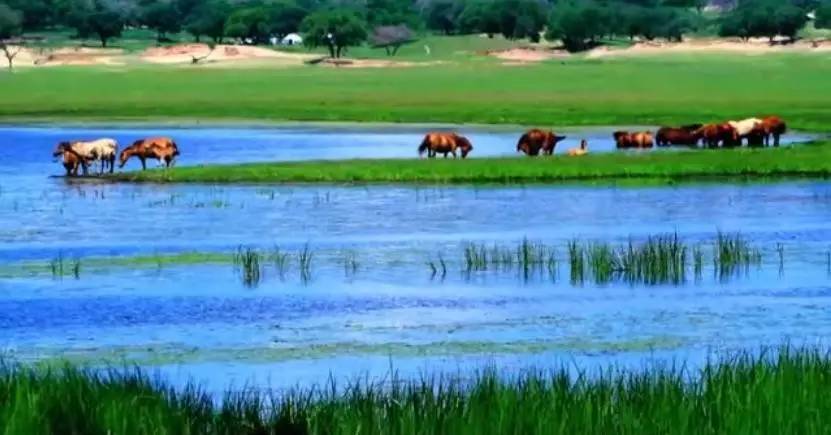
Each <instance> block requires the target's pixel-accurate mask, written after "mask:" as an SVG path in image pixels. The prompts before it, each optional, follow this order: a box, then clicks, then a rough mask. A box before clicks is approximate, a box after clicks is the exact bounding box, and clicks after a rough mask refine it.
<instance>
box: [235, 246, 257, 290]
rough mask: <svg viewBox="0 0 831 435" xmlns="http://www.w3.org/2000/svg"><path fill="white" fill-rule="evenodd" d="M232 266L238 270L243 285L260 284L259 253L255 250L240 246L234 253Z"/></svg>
mask: <svg viewBox="0 0 831 435" xmlns="http://www.w3.org/2000/svg"><path fill="white" fill-rule="evenodd" d="M234 266H235V267H236V268H237V269H238V270H239V271H240V276H241V277H242V283H243V285H245V286H246V287H256V286H258V285H259V284H260V278H261V277H262V269H261V268H260V253H259V252H257V250H255V249H253V248H243V247H242V246H240V247H239V248H238V249H237V252H236V254H234Z"/></svg>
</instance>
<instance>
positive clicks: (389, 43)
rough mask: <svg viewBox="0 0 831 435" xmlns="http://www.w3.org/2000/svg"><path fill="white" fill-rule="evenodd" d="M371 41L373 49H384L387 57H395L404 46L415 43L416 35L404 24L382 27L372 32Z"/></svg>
mask: <svg viewBox="0 0 831 435" xmlns="http://www.w3.org/2000/svg"><path fill="white" fill-rule="evenodd" d="M369 40H370V42H371V43H372V47H373V48H383V49H385V50H386V51H387V56H395V55H396V53H398V49H399V48H401V46H402V45H404V44H409V43H411V42H413V41H415V34H414V33H413V31H412V30H410V29H409V28H408V27H407V26H405V25H403V24H402V25H400V26H380V27H376V28H375V30H373V31H372V35H371V36H370V37H369Z"/></svg>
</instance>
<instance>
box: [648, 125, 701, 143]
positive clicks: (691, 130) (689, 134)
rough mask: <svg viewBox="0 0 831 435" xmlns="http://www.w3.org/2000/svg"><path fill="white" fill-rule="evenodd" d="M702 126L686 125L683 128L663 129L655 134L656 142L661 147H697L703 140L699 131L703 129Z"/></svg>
mask: <svg viewBox="0 0 831 435" xmlns="http://www.w3.org/2000/svg"><path fill="white" fill-rule="evenodd" d="M701 127H702V125H701V124H691V125H684V126H681V127H677V128H676V127H661V128H660V129H658V131H657V132H656V133H655V142H657V144H658V146H659V147H663V146H669V145H687V146H696V145H698V141H700V140H701V135H700V134H698V133H697V130H698V129H699V128H701Z"/></svg>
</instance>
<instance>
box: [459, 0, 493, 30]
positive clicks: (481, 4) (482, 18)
mask: <svg viewBox="0 0 831 435" xmlns="http://www.w3.org/2000/svg"><path fill="white" fill-rule="evenodd" d="M458 25H459V31H461V32H462V33H486V34H487V35H488V37H491V38H492V37H493V35H495V34H497V33H501V32H502V27H501V26H500V21H499V13H498V11H497V10H496V7H494V2H493V1H491V0H473V1H470V2H467V3H466V4H465V8H464V9H463V10H462V13H461V14H460V15H459V18H458Z"/></svg>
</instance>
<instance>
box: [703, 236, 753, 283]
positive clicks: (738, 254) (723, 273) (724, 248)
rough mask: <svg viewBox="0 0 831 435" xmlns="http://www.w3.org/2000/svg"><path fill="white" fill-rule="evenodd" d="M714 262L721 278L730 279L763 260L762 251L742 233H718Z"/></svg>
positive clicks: (717, 274)
mask: <svg viewBox="0 0 831 435" xmlns="http://www.w3.org/2000/svg"><path fill="white" fill-rule="evenodd" d="M713 249H714V253H713V263H714V272H715V273H716V276H718V277H719V278H720V279H722V280H725V279H729V278H730V277H732V276H735V275H736V274H737V273H739V272H741V271H745V272H746V271H748V270H749V269H750V266H751V265H754V264H760V263H761V262H762V253H761V251H760V250H759V249H758V248H755V247H753V246H751V245H750V243H749V242H748V241H747V240H745V238H744V237H742V235H741V233H735V234H725V233H722V232H721V231H719V232H718V234H717V235H716V241H715V245H714V248H713Z"/></svg>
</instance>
